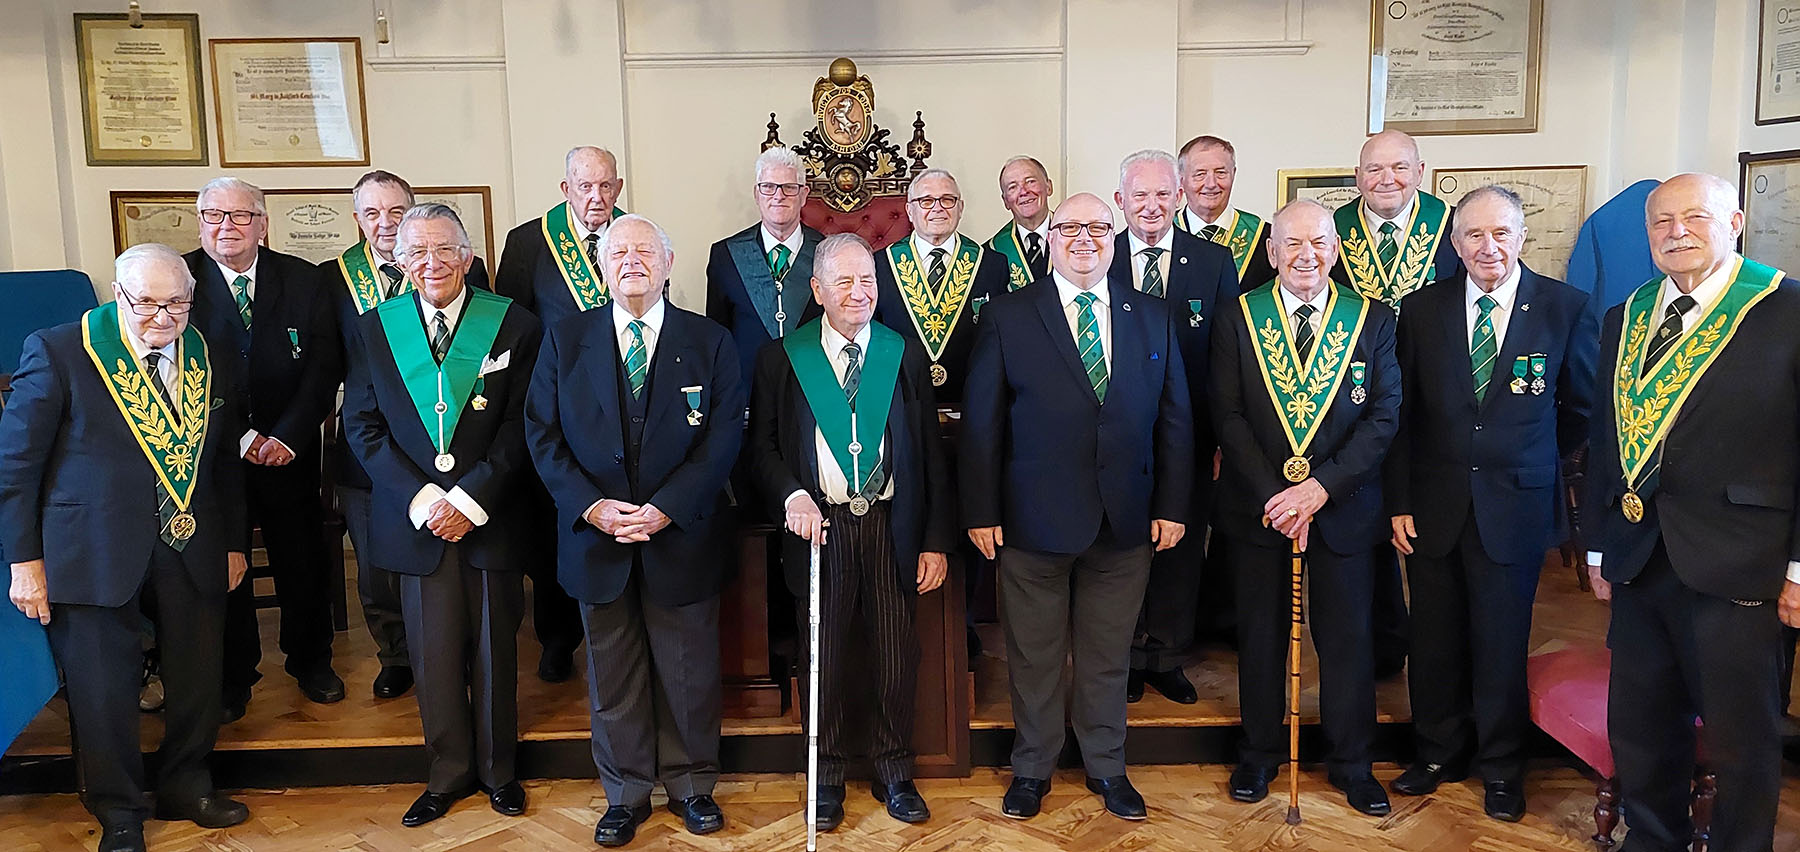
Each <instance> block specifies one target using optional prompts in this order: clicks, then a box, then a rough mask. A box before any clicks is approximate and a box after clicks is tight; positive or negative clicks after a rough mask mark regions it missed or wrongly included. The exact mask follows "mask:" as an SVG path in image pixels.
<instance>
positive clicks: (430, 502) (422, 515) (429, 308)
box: [406, 286, 488, 529]
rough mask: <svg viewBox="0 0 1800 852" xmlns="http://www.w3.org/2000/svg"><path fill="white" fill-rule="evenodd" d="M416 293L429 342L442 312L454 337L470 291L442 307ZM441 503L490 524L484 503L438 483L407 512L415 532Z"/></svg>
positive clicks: (479, 523) (477, 523)
mask: <svg viewBox="0 0 1800 852" xmlns="http://www.w3.org/2000/svg"><path fill="white" fill-rule="evenodd" d="M414 292H415V296H414V298H416V299H418V300H419V308H420V310H422V311H423V312H424V320H425V340H426V341H427V343H428V344H429V342H430V340H431V330H432V329H431V327H432V326H433V325H435V322H434V320H435V319H436V317H437V315H438V314H440V313H441V314H443V315H444V324H445V326H446V327H448V328H449V329H450V336H451V337H453V338H454V337H455V336H456V323H457V321H459V320H461V319H462V313H463V308H464V307H465V306H467V305H468V303H469V288H468V287H466V286H465V287H463V289H462V291H461V292H459V293H457V294H456V298H454V299H452V300H450V304H448V305H445V306H444V307H442V308H439V307H435V306H433V305H432V304H431V303H430V302H427V301H425V293H424V291H422V290H419V291H414ZM443 449H445V450H446V451H447V450H448V449H449V448H448V447H444V448H443ZM439 500H448V501H450V505H452V506H455V507H456V510H457V511H459V512H461V513H463V514H464V515H465V516H467V517H468V519H469V522H470V523H473V524H474V525H475V526H478V527H479V526H482V525H483V524H486V523H487V522H488V513H487V510H485V509H483V508H481V504H480V503H477V502H475V498H474V497H471V496H469V493H468V492H467V491H464V490H462V486H460V485H459V486H456V487H455V488H452V489H450V490H449V491H448V492H445V491H444V489H442V488H440V487H438V485H437V483H435V482H427V483H425V487H424V488H421V489H419V493H417V494H414V495H413V498H412V502H411V503H410V504H408V506H407V509H406V515H407V518H409V519H410V520H411V521H412V525H413V529H423V528H424V526H425V522H426V521H428V520H430V519H431V507H432V506H435V505H437V502H438V501H439Z"/></svg>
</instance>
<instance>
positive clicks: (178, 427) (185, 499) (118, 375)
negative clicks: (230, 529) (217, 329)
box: [81, 302, 212, 539]
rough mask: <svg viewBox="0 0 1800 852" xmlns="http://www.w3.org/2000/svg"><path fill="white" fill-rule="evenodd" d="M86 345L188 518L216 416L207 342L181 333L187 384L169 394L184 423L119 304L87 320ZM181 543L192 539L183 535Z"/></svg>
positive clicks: (179, 352)
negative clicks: (155, 379)
mask: <svg viewBox="0 0 1800 852" xmlns="http://www.w3.org/2000/svg"><path fill="white" fill-rule="evenodd" d="M81 345H82V346H83V347H84V348H86V349H87V353H88V357H89V358H92V359H93V361H94V368H95V369H97V370H99V371H100V380H101V381H102V382H104V383H105V384H106V390H107V391H108V392H109V393H111V394H112V398H113V403H114V404H116V405H118V406H119V414H121V415H123V416H124V417H125V425H126V426H128V427H130V429H131V435H132V437H134V438H136V439H137V444H138V449H141V450H143V451H144V457H145V458H147V459H149V460H150V466H151V467H152V468H154V469H155V470H156V478H157V481H158V482H160V483H161V484H162V487H163V489H164V490H165V491H167V492H168V495H169V498H170V500H171V501H172V502H174V504H175V508H176V510H177V511H180V512H186V511H187V508H188V506H189V505H190V504H192V503H193V500H194V486H195V485H196V484H197V482H198V478H197V477H196V476H195V475H194V473H195V470H196V468H197V467H198V466H199V464H200V453H201V451H202V449H203V448H204V447H205V445H206V426H207V416H208V415H209V414H210V413H211V410H212V406H211V404H210V400H211V399H212V361H211V359H210V358H209V357H208V355H207V351H206V340H205V339H204V338H202V337H201V336H200V332H199V331H198V330H197V329H195V328H194V326H193V325H191V324H190V325H189V326H188V327H187V330H186V331H183V332H182V333H181V341H180V343H179V344H178V346H177V348H176V355H175V363H176V365H177V366H178V367H179V368H180V369H179V374H180V376H181V381H180V383H179V387H176V388H171V389H170V390H169V393H170V395H171V396H172V397H173V398H174V399H175V400H176V404H177V405H179V406H180V407H181V418H180V422H177V421H176V418H175V417H174V414H173V412H171V411H169V406H168V403H166V402H164V401H163V398H162V395H161V394H159V393H157V392H156V388H155V386H154V385H152V384H151V379H150V375H149V373H148V372H146V371H145V369H144V365H143V364H142V363H141V362H139V361H138V359H137V355H136V354H135V353H133V352H132V350H131V344H130V343H129V342H127V340H126V337H125V329H124V328H123V327H122V326H121V325H119V306H118V303H116V302H108V303H106V304H104V305H101V306H99V307H97V308H94V309H92V310H89V311H88V312H87V313H85V314H82V316H81ZM190 530H191V526H190ZM188 535H192V532H189V533H188ZM176 537H177V538H182V539H185V538H187V536H184V535H180V534H177V536H176Z"/></svg>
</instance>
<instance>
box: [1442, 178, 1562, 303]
mask: <svg viewBox="0 0 1800 852" xmlns="http://www.w3.org/2000/svg"><path fill="white" fill-rule="evenodd" d="M1490 184H1491V185H1495V186H1501V187H1505V188H1506V189H1509V190H1512V192H1513V193H1514V194H1515V195H1518V196H1519V201H1520V203H1521V204H1522V205H1523V206H1524V208H1525V245H1524V248H1523V249H1522V250H1521V251H1520V252H1519V259H1520V260H1523V261H1525V265H1527V266H1529V267H1531V268H1532V270H1533V271H1535V272H1538V273H1539V274H1543V275H1548V276H1550V277H1552V278H1556V279H1561V278H1562V277H1563V276H1564V275H1566V274H1568V267H1569V257H1570V256H1571V255H1572V254H1574V251H1575V238H1576V236H1577V235H1578V234H1579V233H1580V232H1581V224H1582V223H1583V222H1585V221H1587V215H1588V210H1587V184H1588V167H1587V166H1506V167H1503V168H1492V169H1471V168H1458V169H1436V170H1434V171H1432V173H1431V183H1430V185H1429V187H1428V191H1429V192H1431V194H1433V195H1436V196H1437V197H1439V198H1442V199H1443V200H1444V202H1445V203H1447V204H1449V205H1450V206H1452V207H1455V206H1456V203H1457V202H1458V201H1460V200H1461V199H1462V197H1463V196H1464V195H1466V194H1467V193H1469V192H1472V191H1474V190H1475V189H1478V188H1480V187H1482V186H1487V185H1490Z"/></svg>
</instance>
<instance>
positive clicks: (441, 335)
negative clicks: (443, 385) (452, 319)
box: [431, 311, 450, 364]
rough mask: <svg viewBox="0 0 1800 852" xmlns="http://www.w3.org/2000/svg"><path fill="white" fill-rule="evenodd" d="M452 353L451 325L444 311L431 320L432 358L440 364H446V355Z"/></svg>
mask: <svg viewBox="0 0 1800 852" xmlns="http://www.w3.org/2000/svg"><path fill="white" fill-rule="evenodd" d="M449 351H450V323H449V321H448V320H447V319H445V317H444V312H443V311H438V312H437V315H436V316H434V317H432V318H431V357H433V358H436V359H437V362H438V363H439V364H442V363H444V353H446V352H449Z"/></svg>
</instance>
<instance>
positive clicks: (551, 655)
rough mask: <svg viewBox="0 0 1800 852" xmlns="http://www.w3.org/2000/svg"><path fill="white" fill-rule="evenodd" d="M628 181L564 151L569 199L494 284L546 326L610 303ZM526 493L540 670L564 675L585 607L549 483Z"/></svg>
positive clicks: (514, 251)
mask: <svg viewBox="0 0 1800 852" xmlns="http://www.w3.org/2000/svg"><path fill="white" fill-rule="evenodd" d="M624 189H625V179H624V178H622V177H620V176H619V161H618V159H617V158H615V157H614V156H613V154H612V152H611V151H608V150H606V149H605V148H596V147H593V146H591V145H580V146H577V147H574V148H571V149H569V153H568V154H567V155H565V156H564V157H563V180H562V194H563V201H562V203H559V204H557V205H556V206H555V207H552V208H550V209H549V210H547V211H545V212H544V215H542V216H540V217H538V218H536V219H533V220H531V221H529V222H526V223H524V224H522V225H520V226H518V227H516V228H514V229H512V232H511V233H508V234H507V235H506V250H505V252H503V253H502V254H501V256H500V269H499V271H498V272H497V273H496V274H495V276H494V292H496V293H499V294H500V295H502V296H505V297H507V298H509V299H512V300H513V302H514V303H516V304H517V305H519V307H522V308H524V309H525V310H528V311H531V312H532V313H534V314H536V315H537V316H538V319H539V320H540V321H541V322H542V323H543V327H544V328H551V327H553V326H555V325H556V324H557V323H559V322H561V321H562V320H563V319H565V318H567V317H570V316H573V315H575V314H578V313H581V312H582V311H588V310H593V309H594V308H597V307H600V306H602V305H605V304H606V302H607V300H608V298H609V296H608V295H607V292H606V287H607V283H606V279H605V276H603V275H602V274H601V269H600V263H599V246H600V238H602V237H604V236H606V229H607V228H609V227H611V226H612V222H613V220H614V219H615V218H617V217H619V216H623V215H625V211H623V210H620V209H619V208H618V207H617V206H615V205H616V204H617V203H618V200H619V193H621V192H623V191H624ZM523 496H524V499H527V500H529V501H531V503H532V505H533V511H532V512H531V516H532V517H533V518H534V519H536V526H535V527H534V528H533V529H532V531H531V534H530V535H529V536H528V537H527V540H528V542H530V543H529V544H528V547H529V548H530V553H529V554H528V555H527V557H526V561H525V573H526V574H527V575H529V576H530V577H531V600H532V607H531V621H532V627H533V629H535V630H536V631H537V638H538V644H539V645H541V646H542V647H543V655H542V656H540V657H539V658H538V678H539V679H541V680H544V681H547V682H550V683H561V682H563V681H565V680H568V679H569V677H570V676H571V675H572V674H573V673H574V671H575V663H574V653H575V647H576V646H577V645H580V644H581V611H580V607H579V606H577V605H576V603H575V599H574V598H572V597H569V594H568V592H566V591H564V590H563V588H562V586H560V585H558V584H557V582H556V550H555V542H556V531H555V530H554V529H553V527H552V524H551V520H550V519H551V518H552V517H554V516H555V514H556V505H555V501H553V500H552V499H551V497H550V492H549V491H548V490H547V489H546V488H545V487H544V486H543V485H542V483H538V484H535V485H532V486H530V488H529V490H528V493H527V494H526V495H523Z"/></svg>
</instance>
